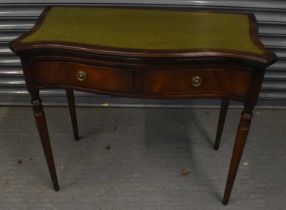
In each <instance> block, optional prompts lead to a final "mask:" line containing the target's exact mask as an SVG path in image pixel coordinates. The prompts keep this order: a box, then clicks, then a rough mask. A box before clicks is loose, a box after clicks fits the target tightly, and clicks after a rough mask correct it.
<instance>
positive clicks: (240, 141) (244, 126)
mask: <svg viewBox="0 0 286 210" xmlns="http://www.w3.org/2000/svg"><path fill="white" fill-rule="evenodd" d="M251 118H252V114H251V113H247V112H245V111H244V112H242V114H241V118H240V122H239V126H238V130H237V133H236V139H235V143H234V148H233V152H232V158H231V163H230V167H229V172H228V177H227V182H226V187H225V191H224V197H223V202H222V203H223V204H224V205H227V203H228V201H229V197H230V193H231V190H232V186H233V183H234V180H235V176H236V172H237V169H238V167H239V162H240V159H241V155H242V152H243V149H244V145H245V142H246V139H247V135H248V131H249V127H250V123H251Z"/></svg>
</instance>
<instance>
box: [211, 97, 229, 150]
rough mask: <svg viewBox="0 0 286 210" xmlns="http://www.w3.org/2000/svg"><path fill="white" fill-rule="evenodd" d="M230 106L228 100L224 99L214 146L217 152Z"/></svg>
mask: <svg viewBox="0 0 286 210" xmlns="http://www.w3.org/2000/svg"><path fill="white" fill-rule="evenodd" d="M228 104H229V100H228V99H225V98H223V99H222V100H221V106H220V114H219V120H218V126H217V132H216V138H215V144H214V149H215V150H217V149H218V148H219V145H220V139H221V135H222V131H223V126H224V122H225V117H226V114H227V110H228Z"/></svg>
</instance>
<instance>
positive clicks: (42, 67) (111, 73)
mask: <svg viewBox="0 0 286 210" xmlns="http://www.w3.org/2000/svg"><path fill="white" fill-rule="evenodd" d="M33 69H34V75H33V76H35V77H36V78H35V81H37V85H38V86H40V87H46V86H55V87H78V88H83V89H88V90H95V91H96V90H98V91H109V92H124V93H132V92H133V90H134V87H133V86H134V85H133V73H132V71H131V70H126V69H113V68H112V69H111V68H105V67H97V66H92V65H85V64H76V63H69V62H57V61H38V62H35V63H34V67H33Z"/></svg>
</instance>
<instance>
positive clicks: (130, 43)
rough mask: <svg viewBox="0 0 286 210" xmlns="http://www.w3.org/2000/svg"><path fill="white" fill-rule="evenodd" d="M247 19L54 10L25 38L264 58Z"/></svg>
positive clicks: (154, 12) (151, 11) (149, 11)
mask: <svg viewBox="0 0 286 210" xmlns="http://www.w3.org/2000/svg"><path fill="white" fill-rule="evenodd" d="M249 27H250V26H249V20H248V16H247V15H243V14H229V13H214V12H213V13H211V12H191V11H171V10H159V9H134V8H130V9H129V8H99V7H94V8H92V7H91V8H87V7H70V8H68V7H55V8H52V9H51V10H50V11H49V13H48V14H47V16H46V18H45V20H44V22H43V24H42V25H41V26H40V28H39V29H38V30H37V31H35V32H34V33H32V34H31V35H29V36H28V37H26V38H24V39H23V40H22V42H23V43H26V44H27V43H31V44H32V42H38V41H63V42H72V43H80V44H89V45H97V46H104V47H115V48H131V49H149V50H182V49H185V50H186V49H187V50H196V49H206V50H209V49H212V50H235V51H241V52H249V53H256V54H262V53H263V51H262V50H261V49H259V48H258V47H257V46H256V45H255V44H254V43H253V42H252V40H251V38H250V32H249Z"/></svg>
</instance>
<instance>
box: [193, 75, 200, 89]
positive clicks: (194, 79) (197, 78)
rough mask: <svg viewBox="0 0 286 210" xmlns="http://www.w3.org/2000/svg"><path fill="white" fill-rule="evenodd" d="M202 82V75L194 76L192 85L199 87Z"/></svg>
mask: <svg viewBox="0 0 286 210" xmlns="http://www.w3.org/2000/svg"><path fill="white" fill-rule="evenodd" d="M201 84H202V78H201V77H200V76H193V77H192V85H193V86H194V87H198V86H200V85H201Z"/></svg>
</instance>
